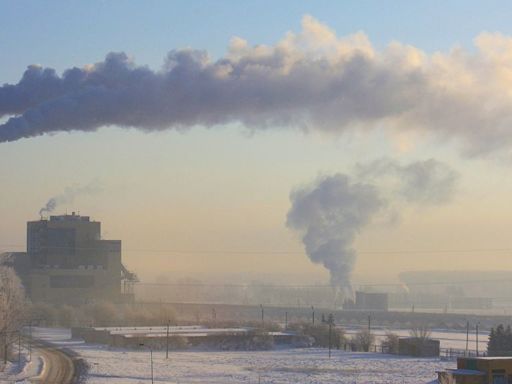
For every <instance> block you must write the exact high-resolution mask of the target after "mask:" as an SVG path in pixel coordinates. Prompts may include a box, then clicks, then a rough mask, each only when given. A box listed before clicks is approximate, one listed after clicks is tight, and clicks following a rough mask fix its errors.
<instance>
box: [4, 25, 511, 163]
mask: <svg viewBox="0 0 512 384" xmlns="http://www.w3.org/2000/svg"><path fill="white" fill-rule="evenodd" d="M475 44H476V46H477V50H476V52H475V53H468V52H464V51H462V50H461V49H458V50H452V51H450V52H448V53H436V54H434V55H431V56H429V55H427V54H426V53H424V52H422V51H421V50H419V49H417V48H415V47H411V46H405V45H401V44H399V43H391V44H390V45H389V46H388V47H387V48H385V49H384V50H382V51H377V50H375V49H374V47H373V46H372V45H371V43H370V42H369V40H368V38H367V37H366V36H365V35H364V34H362V33H357V34H355V35H352V36H348V37H341V38H340V37H337V36H336V34H335V33H334V32H333V31H332V30H331V29H329V28H328V27H327V26H325V25H322V24H321V23H319V22H318V21H316V20H315V19H313V18H312V17H309V16H306V17H304V19H303V23H302V31H301V32H300V33H298V34H294V33H288V34H287V35H286V36H285V37H284V38H283V39H282V40H281V41H279V42H278V43H276V44H275V45H274V46H262V45H258V46H254V47H251V46H249V45H248V44H247V42H246V41H244V40H242V39H240V38H234V39H233V40H232V43H231V46H230V49H229V52H228V53H227V54H226V55H225V57H222V58H220V59H218V60H215V61H214V60H211V59H210V58H209V57H208V55H207V53H206V52H204V51H196V50H189V49H187V50H174V51H171V52H170V53H169V54H168V56H167V58H166V60H165V63H164V65H163V67H162V68H161V69H160V70H158V71H154V70H151V69H149V68H147V67H144V66H137V65H136V64H135V63H134V62H133V61H132V60H130V59H129V58H128V56H127V55H126V54H124V53H110V54H108V55H107V56H106V58H105V60H104V61H102V62H99V63H96V64H94V65H89V66H87V67H85V68H71V69H69V70H67V71H65V72H64V73H63V74H62V75H59V74H57V73H56V72H55V71H54V70H53V69H50V68H42V67H39V66H35V65H32V66H30V67H28V69H27V70H26V72H25V73H24V75H23V77H22V78H21V80H20V81H19V82H18V83H17V84H5V85H3V86H2V87H0V117H2V116H4V117H10V118H9V119H8V121H7V122H5V123H4V124H3V125H0V142H6V141H14V140H18V139H21V138H27V137H34V136H38V135H43V134H46V133H50V132H62V131H73V130H80V131H94V130H96V129H98V128H100V127H103V126H110V125H116V126H121V127H134V128H137V129H141V130H145V131H155V130H163V129H188V128H191V127H193V126H195V125H202V126H206V127H213V126H216V125H219V124H225V123H231V122H240V123H242V124H244V125H245V126H247V127H250V128H252V129H261V128H270V127H283V126H289V127H299V128H301V129H304V128H306V129H310V130H312V129H317V130H323V131H333V132H343V131H345V130H347V129H362V128H363V129H364V128H372V127H376V126H383V125H384V126H390V127H393V128H394V129H396V130H402V131H406V130H420V131H429V132H433V133H435V134H436V135H437V136H441V137H443V138H444V137H455V138H458V139H460V140H461V141H462V143H463V144H464V148H465V150H466V151H467V152H468V153H470V154H473V155H475V154H479V153H489V152H490V151H492V150H494V149H497V148H508V147H509V146H510V144H511V143H512V134H511V127H512V123H511V122H512V112H511V111H512V95H511V94H510V92H509V89H510V88H511V87H512V78H511V77H510V76H508V73H510V67H512V64H511V63H510V58H509V55H508V53H507V52H509V51H510V50H511V49H512V38H509V37H506V36H502V35H499V34H494V35H492V34H488V33H483V34H481V35H479V36H478V37H477V38H476V39H475Z"/></svg>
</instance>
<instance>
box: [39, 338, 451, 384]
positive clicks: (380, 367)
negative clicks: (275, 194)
mask: <svg viewBox="0 0 512 384" xmlns="http://www.w3.org/2000/svg"><path fill="white" fill-rule="evenodd" d="M36 334H37V335H38V336H40V337H43V338H45V339H47V340H53V341H55V342H57V343H59V344H61V345H65V346H66V347H68V348H71V349H73V350H75V351H76V352H78V353H79V354H80V355H81V356H82V357H83V358H85V359H86V360H87V361H88V362H89V364H90V371H89V376H88V378H87V381H86V383H87V384H104V383H105V384H121V383H126V384H138V383H151V361H150V352H149V350H146V351H126V350H120V349H109V348H108V347H105V346H99V345H87V344H84V343H81V342H79V341H72V340H70V339H69V338H70V333H69V331H68V330H60V331H56V330H45V329H39V330H37V331H36ZM454 366H455V363H454V362H453V361H442V360H440V359H416V358H405V357H397V356H392V355H382V354H373V353H345V352H341V351H336V350H334V351H333V355H332V358H331V359H329V358H328V355H327V350H326V349H316V348H307V349H284V350H274V351H259V352H240V351H233V352H224V351H223V352H213V351H184V352H170V354H169V359H168V360H166V359H165V352H161V351H158V352H153V372H154V379H155V382H156V383H182V384H188V383H191V384H192V383H194V384H195V383H204V384H207V383H209V384H230V383H272V384H291V383H293V384H296V383H335V384H336V383H340V384H341V383H351V384H352V383H393V384H400V383H404V384H405V383H410V384H412V383H414V384H416V383H426V382H429V381H431V380H433V379H435V378H436V371H438V370H442V369H445V368H454Z"/></svg>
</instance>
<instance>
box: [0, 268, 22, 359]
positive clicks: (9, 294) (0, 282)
mask: <svg viewBox="0 0 512 384" xmlns="http://www.w3.org/2000/svg"><path fill="white" fill-rule="evenodd" d="M25 310H26V301H25V291H24V289H23V285H22V284H21V281H20V279H19V278H18V276H17V275H16V273H15V272H14V270H13V269H12V268H10V267H3V266H0V345H1V350H0V355H1V356H2V357H3V358H5V357H6V356H5V354H6V352H7V349H8V345H9V344H10V343H11V342H12V340H13V339H14V338H15V337H16V335H15V332H16V331H19V330H20V327H21V324H22V319H23V317H24V314H25Z"/></svg>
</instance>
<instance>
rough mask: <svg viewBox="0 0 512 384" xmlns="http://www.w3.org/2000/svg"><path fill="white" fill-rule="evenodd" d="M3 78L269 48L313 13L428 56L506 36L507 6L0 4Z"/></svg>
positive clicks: (461, 0)
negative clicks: (242, 47) (121, 60)
mask: <svg viewBox="0 0 512 384" xmlns="http://www.w3.org/2000/svg"><path fill="white" fill-rule="evenodd" d="M0 10H1V12H0V25H1V33H0V52H1V56H0V60H1V67H2V71H1V75H0V82H2V83H3V82H15V81H16V80H17V79H18V78H19V76H20V75H21V73H22V72H23V70H24V68H25V66H26V65H28V64H33V63H38V64H41V65H44V66H50V67H53V68H56V69H58V70H62V69H64V68H67V67H68V66H72V65H79V66H80V65H83V64H87V63H92V62H96V61H100V60H101V59H102V58H103V57H104V55H105V54H106V53H107V52H110V51H126V52H127V53H129V54H130V55H133V56H134V57H135V58H136V60H137V62H138V63H140V64H148V65H150V66H152V67H158V66H159V65H160V64H161V63H162V60H163V57H164V56H165V53H166V52H167V51H169V50H171V49H174V48H183V47H193V48H198V49H205V50H208V51H209V52H211V54H212V55H214V56H218V55H221V54H222V53H224V50H225V48H226V46H227V44H228V42H229V39H230V38H231V37H232V36H241V37H243V38H245V39H247V40H248V41H249V42H251V43H253V44H271V43H274V42H275V41H277V40H278V39H280V38H281V37H282V36H283V35H284V33H285V32H286V31H289V30H294V31H297V30H299V28H300V21H301V18H302V16H303V15H305V14H310V15H312V16H314V17H315V18H317V19H319V20H320V21H322V22H324V23H326V24H327V25H329V26H330V27H331V28H334V29H335V30H336V31H337V33H338V35H346V34H349V33H353V32H356V31H360V30H362V31H364V32H366V33H367V34H368V35H369V36H370V39H371V41H372V42H373V43H374V44H375V45H376V46H377V47H383V46H385V45H386V44H388V43H389V42H390V41H392V40H399V41H401V42H403V43H406V44H412V45H415V46H418V47H421V48H422V49H423V50H426V51H427V52H432V51H435V50H446V49H448V48H450V47H452V46H454V45H456V44H462V45H464V46H466V47H468V48H470V47H471V44H472V39H473V38H474V37H475V36H476V35H477V34H478V33H480V32H481V31H485V30H487V31H500V32H502V33H505V34H508V33H510V32H511V31H512V25H511V23H510V14H512V3H510V2H509V1H499V0H493V1H467V0H457V1H441V0H432V1H407V0H395V1H325V0H318V1H305V0H303V1H297V0H282V1H269V0H262V1H234V0H232V1H214V0H210V1H206V0H204V1H197V0H196V1H194V0H187V1H165V0H161V1H156V0H149V1H97V0H91V1H64V0H62V1H52V0H49V1H26V0H21V1H14V0H2V1H0Z"/></svg>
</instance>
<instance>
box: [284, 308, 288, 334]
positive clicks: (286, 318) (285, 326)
mask: <svg viewBox="0 0 512 384" xmlns="http://www.w3.org/2000/svg"><path fill="white" fill-rule="evenodd" d="M284 329H285V330H287V329H288V311H286V312H285V313H284Z"/></svg>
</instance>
